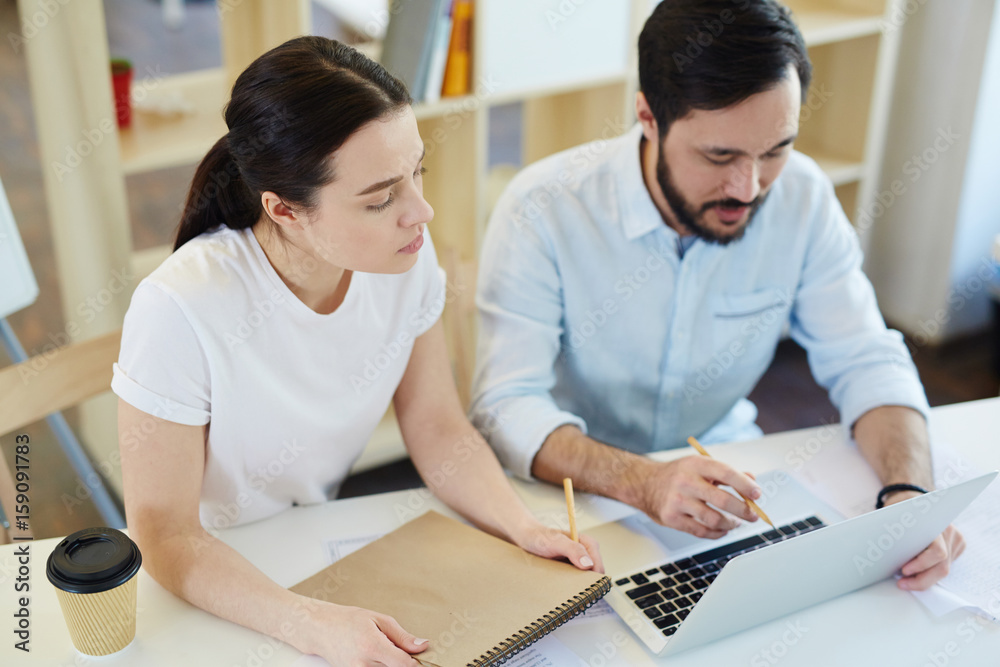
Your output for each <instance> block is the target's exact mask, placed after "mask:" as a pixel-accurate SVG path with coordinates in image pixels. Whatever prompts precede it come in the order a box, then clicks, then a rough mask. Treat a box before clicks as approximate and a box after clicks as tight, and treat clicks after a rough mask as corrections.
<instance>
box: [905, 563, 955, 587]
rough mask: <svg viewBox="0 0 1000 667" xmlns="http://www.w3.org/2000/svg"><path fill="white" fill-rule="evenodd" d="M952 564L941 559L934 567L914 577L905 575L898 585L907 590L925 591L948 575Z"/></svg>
mask: <svg viewBox="0 0 1000 667" xmlns="http://www.w3.org/2000/svg"><path fill="white" fill-rule="evenodd" d="M911 562H912V561H911ZM950 564H951V563H949V561H946V560H945V561H941V562H939V563H938V564H937V565H935V566H934V567H932V568H930V569H927V570H923V571H922V572H920V573H919V574H916V575H914V576H912V577H903V578H902V579H900V580H899V582H898V583H897V585H898V586H899V587H900V588H902V589H904V590H907V591H925V590H927V589H928V588H930V587H931V586H933V585H934V584H936V583H937V582H938V581H940V580H941V579H944V578H945V576H947V574H948V568H949V566H950Z"/></svg>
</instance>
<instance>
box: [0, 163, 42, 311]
mask: <svg viewBox="0 0 1000 667" xmlns="http://www.w3.org/2000/svg"><path fill="white" fill-rule="evenodd" d="M37 298H38V283H37V282H35V274H34V273H33V272H32V270H31V264H29V263H28V254H27V253H26V252H25V251H24V243H22V242H21V234H20V233H19V232H18V231H17V225H16V224H14V214H13V213H11V210H10V203H9V202H8V201H7V193H6V191H5V190H4V189H3V183H2V182H0V317H7V316H8V315H10V314H11V313H16V312H17V311H19V310H21V309H22V308H26V307H28V306H30V305H31V304H33V303H34V302H35V299H37Z"/></svg>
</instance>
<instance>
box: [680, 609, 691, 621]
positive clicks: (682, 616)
mask: <svg viewBox="0 0 1000 667" xmlns="http://www.w3.org/2000/svg"><path fill="white" fill-rule="evenodd" d="M690 613H691V610H690V609H681V610H680V611H679V612H677V618H679V619H681V620H682V621H683V620H684V619H685V618H687V616H688V614H690Z"/></svg>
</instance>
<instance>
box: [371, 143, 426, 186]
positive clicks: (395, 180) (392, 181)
mask: <svg viewBox="0 0 1000 667" xmlns="http://www.w3.org/2000/svg"><path fill="white" fill-rule="evenodd" d="M426 155H427V147H426V146H425V147H424V152H423V153H421V154H420V159H419V160H417V164H420V163H421V162H422V161H423V159H424V157H425V156H426ZM401 180H403V177H402V176H394V177H392V178H387V179H385V180H384V181H379V182H378V183H372V184H371V185H369V186H368V187H367V188H365V189H364V190H362V191H361V192H359V193H358V194H356V195H355V196H356V197H361V196H363V195H370V194H371V193H373V192H378V191H379V190H384V189H385V188H387V187H389V186H391V185H395V184H396V183H399V182H400V181H401Z"/></svg>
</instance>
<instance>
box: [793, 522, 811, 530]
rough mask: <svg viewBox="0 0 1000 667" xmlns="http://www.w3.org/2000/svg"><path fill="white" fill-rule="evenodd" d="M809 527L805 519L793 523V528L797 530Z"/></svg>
mask: <svg viewBox="0 0 1000 667" xmlns="http://www.w3.org/2000/svg"><path fill="white" fill-rule="evenodd" d="M808 527H809V524H808V523H806V522H805V521H796V522H795V523H793V524H792V528H794V529H795V530H799V531H801V530H805V529H806V528H808Z"/></svg>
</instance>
